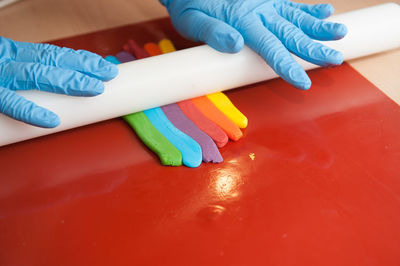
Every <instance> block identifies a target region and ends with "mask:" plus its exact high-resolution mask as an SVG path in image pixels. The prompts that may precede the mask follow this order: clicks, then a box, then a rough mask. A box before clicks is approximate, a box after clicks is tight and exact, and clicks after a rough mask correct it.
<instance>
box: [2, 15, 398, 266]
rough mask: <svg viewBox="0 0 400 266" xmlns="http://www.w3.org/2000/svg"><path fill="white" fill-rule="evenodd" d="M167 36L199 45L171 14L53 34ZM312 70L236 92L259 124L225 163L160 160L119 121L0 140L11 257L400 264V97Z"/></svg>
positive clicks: (55, 261) (117, 40)
mask: <svg viewBox="0 0 400 266" xmlns="http://www.w3.org/2000/svg"><path fill="white" fill-rule="evenodd" d="M164 37H169V38H171V39H172V40H173V41H174V43H175V44H176V46H177V47H178V48H183V47H187V46H189V45H191V44H190V43H188V42H184V41H183V40H182V39H180V38H179V37H177V35H176V33H175V32H174V31H172V29H171V26H170V24H169V22H168V21H167V20H159V21H153V22H150V23H145V24H140V25H136V26H127V27H123V28H118V29H113V30H109V31H103V32H99V33H95V34H89V35H85V36H78V37H75V38H71V39H66V40H63V41H58V42H56V43H57V44H60V45H66V46H69V47H74V48H85V49H89V50H91V51H94V52H98V53H100V54H101V55H107V54H115V53H116V52H118V51H119V50H120V49H121V46H122V45H123V44H124V43H125V42H126V41H127V40H128V39H130V38H132V39H135V40H137V41H138V42H139V44H140V45H143V44H144V43H145V42H149V41H158V40H160V39H162V38H164ZM310 76H311V79H312V81H313V86H312V88H311V90H310V91H307V92H304V91H300V90H296V89H294V88H293V87H291V86H289V85H288V84H287V83H285V82H283V81H282V80H280V79H275V80H272V81H269V82H265V83H261V84H258V85H254V86H249V87H246V88H242V89H236V90H233V91H230V92H228V93H227V95H228V96H229V98H230V99H231V100H232V101H233V103H234V104H235V105H236V106H237V107H238V108H239V109H240V110H241V111H242V112H243V113H244V114H246V116H247V117H248V118H249V126H248V128H247V129H246V130H245V131H244V135H245V136H244V138H243V139H241V140H239V141H237V142H230V143H229V144H228V145H226V146H225V147H224V148H223V149H222V150H221V153H222V155H223V157H224V159H225V162H224V163H222V164H203V165H202V166H200V167H199V168H197V169H190V168H187V167H164V166H161V165H160V164H159V162H158V160H157V158H156V157H155V156H154V155H153V154H152V153H151V152H150V151H149V150H147V149H146V148H145V146H144V145H143V144H141V142H140V141H139V139H138V138H137V137H136V136H135V134H134V133H133V132H132V130H131V129H130V128H129V126H128V125H126V124H125V123H124V122H123V121H122V120H121V119H114V120H110V121H106V122H103V123H98V124H95V125H91V126H86V127H82V128H79V129H74V130H70V131H67V132H62V133H59V134H55V135H51V136H46V137H42V138H38V139H35V140H30V141H25V142H22V143H18V144H15V145H10V146H6V147H2V148H0V165H1V167H0V171H1V172H0V265H7V266H8V265H12V266H18V265H74V266H80V265H85V266H87V265H117V266H118V265H251V266H253V265H335V266H337V265H341V266H343V265H352V266H354V265H399V264H400V250H399V249H400V226H399V225H400V182H399V181H400V178H399V176H400V174H399V172H400V163H399V161H400V138H399V132H400V108H399V106H397V105H396V104H395V103H394V102H392V101H391V100H389V99H388V98H387V97H386V96H384V95H383V94H382V93H381V92H380V91H379V90H378V89H377V88H375V87H374V86H373V85H372V84H371V83H369V82H368V81H367V80H365V79H364V78H363V77H362V76H361V75H359V74H358V73H357V72H356V71H354V70H353V69H352V68H351V67H350V66H348V65H347V64H344V65H343V66H341V67H336V68H331V69H320V70H315V71H311V72H310ZM116 104H117V103H116ZM250 153H254V154H255V159H254V160H252V159H251V158H250V156H249V154H250Z"/></svg>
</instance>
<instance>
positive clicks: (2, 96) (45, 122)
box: [0, 87, 60, 128]
mask: <svg viewBox="0 0 400 266" xmlns="http://www.w3.org/2000/svg"><path fill="white" fill-rule="evenodd" d="M0 112H1V113H3V114H5V115H7V116H9V117H11V118H13V119H16V120H19V121H22V122H25V123H28V124H31V125H34V126H38V127H43V128H53V127H56V126H58V125H59V124H60V118H59V117H58V116H57V115H56V114H55V113H53V112H51V111H49V110H47V109H45V108H43V107H40V106H38V105H36V104H34V103H33V102H31V101H28V100H27V99H25V98H24V97H22V96H20V95H18V94H16V93H15V92H14V91H11V90H8V89H5V88H2V87H0Z"/></svg>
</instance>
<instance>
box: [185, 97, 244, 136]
mask: <svg viewBox="0 0 400 266" xmlns="http://www.w3.org/2000/svg"><path fill="white" fill-rule="evenodd" d="M192 102H193V103H194V105H196V107H197V108H198V109H199V110H200V111H201V112H202V113H203V114H204V115H205V116H206V117H207V118H208V119H210V120H211V121H213V122H214V123H215V124H217V125H218V126H219V127H220V128H222V130H224V131H225V133H226V135H228V137H229V138H230V139H231V140H234V141H236V140H239V139H240V138H241V137H242V136H243V133H242V131H241V130H240V128H239V127H238V126H237V125H236V124H235V123H233V122H232V120H230V119H229V118H228V117H227V116H226V115H224V113H222V112H221V111H220V110H219V109H218V108H217V107H215V105H214V104H213V103H212V102H211V101H210V100H209V99H208V98H207V96H202V97H197V98H194V99H192Z"/></svg>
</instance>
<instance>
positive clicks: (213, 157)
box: [161, 104, 223, 163]
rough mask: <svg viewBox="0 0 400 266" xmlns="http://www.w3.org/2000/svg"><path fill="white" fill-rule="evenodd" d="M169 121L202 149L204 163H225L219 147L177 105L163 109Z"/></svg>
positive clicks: (166, 106) (170, 105)
mask: <svg viewBox="0 0 400 266" xmlns="http://www.w3.org/2000/svg"><path fill="white" fill-rule="evenodd" d="M161 110H163V112H164V114H165V115H166V116H167V118H168V120H169V121H171V123H172V124H173V125H174V126H175V127H176V128H177V129H179V130H180V131H182V132H183V133H185V134H186V135H188V136H190V137H191V138H192V139H194V140H195V141H196V142H197V143H198V144H199V145H200V147H201V151H202V154H203V162H205V163H209V162H213V163H220V162H222V161H223V159H222V156H221V154H220V153H219V150H218V147H217V145H215V143H214V141H213V140H212V139H211V138H210V137H209V136H208V135H207V134H206V133H204V132H203V131H201V130H200V129H199V128H198V127H197V126H196V125H195V124H194V123H193V122H192V121H191V120H190V119H189V118H187V116H186V115H185V114H184V113H183V112H182V110H181V109H180V108H179V106H178V105H177V104H169V105H164V106H162V107H161Z"/></svg>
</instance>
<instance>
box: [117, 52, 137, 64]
mask: <svg viewBox="0 0 400 266" xmlns="http://www.w3.org/2000/svg"><path fill="white" fill-rule="evenodd" d="M115 57H116V58H117V59H118V60H119V61H120V62H121V63H126V62H130V61H133V60H135V59H136V58H135V57H134V56H133V55H131V54H130V53H128V52H125V51H122V52H119V53H118V54H116V55H115Z"/></svg>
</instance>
